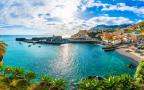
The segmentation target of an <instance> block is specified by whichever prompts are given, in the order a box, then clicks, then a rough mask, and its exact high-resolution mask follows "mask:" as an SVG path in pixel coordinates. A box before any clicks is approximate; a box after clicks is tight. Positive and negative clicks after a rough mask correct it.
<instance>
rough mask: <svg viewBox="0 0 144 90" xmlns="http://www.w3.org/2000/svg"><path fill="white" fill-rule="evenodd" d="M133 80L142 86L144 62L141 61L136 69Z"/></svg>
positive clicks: (143, 82) (143, 81)
mask: <svg viewBox="0 0 144 90" xmlns="http://www.w3.org/2000/svg"><path fill="white" fill-rule="evenodd" d="M135 80H136V83H137V84H144V60H142V61H141V62H140V63H139V65H138V67H137V70H136V73H135Z"/></svg>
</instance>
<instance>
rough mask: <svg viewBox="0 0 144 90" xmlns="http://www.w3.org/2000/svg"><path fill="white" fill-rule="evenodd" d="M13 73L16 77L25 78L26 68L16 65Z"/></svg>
mask: <svg viewBox="0 0 144 90" xmlns="http://www.w3.org/2000/svg"><path fill="white" fill-rule="evenodd" d="M13 75H14V77H15V79H16V78H23V77H24V70H23V68H20V67H16V68H14V71H13Z"/></svg>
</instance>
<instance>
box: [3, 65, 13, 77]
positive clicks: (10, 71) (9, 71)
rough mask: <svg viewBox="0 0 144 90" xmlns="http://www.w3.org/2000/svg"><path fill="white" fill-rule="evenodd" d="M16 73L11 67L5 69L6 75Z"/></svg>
mask: <svg viewBox="0 0 144 90" xmlns="http://www.w3.org/2000/svg"><path fill="white" fill-rule="evenodd" d="M13 72H14V68H12V67H10V66H6V67H5V68H4V75H6V74H12V73H13Z"/></svg>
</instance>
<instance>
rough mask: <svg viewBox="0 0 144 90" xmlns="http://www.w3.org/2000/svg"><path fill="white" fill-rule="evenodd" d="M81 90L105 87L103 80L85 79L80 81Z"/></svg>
mask: <svg viewBox="0 0 144 90" xmlns="http://www.w3.org/2000/svg"><path fill="white" fill-rule="evenodd" d="M78 88H79V90H103V89H104V88H105V87H104V85H103V82H102V81H101V80H96V79H85V80H82V81H80V82H79V84H78Z"/></svg>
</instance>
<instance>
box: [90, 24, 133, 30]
mask: <svg viewBox="0 0 144 90" xmlns="http://www.w3.org/2000/svg"><path fill="white" fill-rule="evenodd" d="M129 26H131V24H123V25H97V26H95V27H93V28H91V30H101V29H104V30H107V29H118V28H126V27H129Z"/></svg>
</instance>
